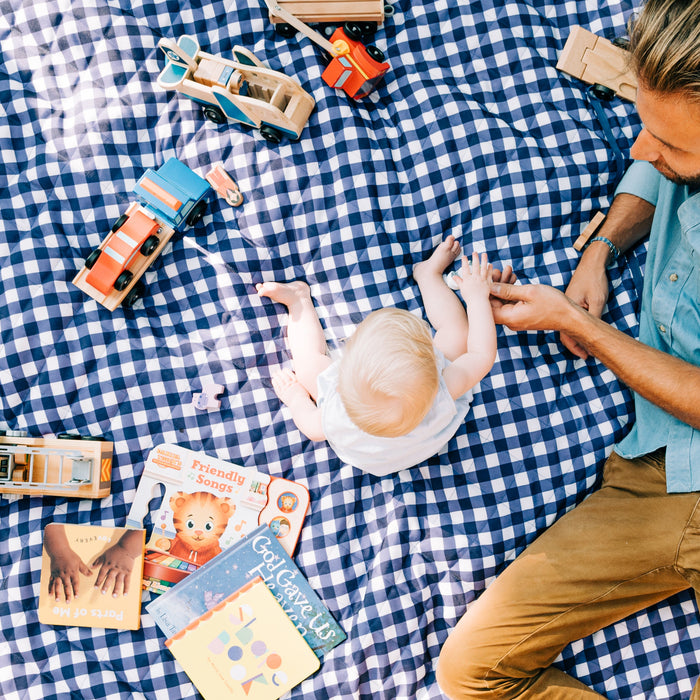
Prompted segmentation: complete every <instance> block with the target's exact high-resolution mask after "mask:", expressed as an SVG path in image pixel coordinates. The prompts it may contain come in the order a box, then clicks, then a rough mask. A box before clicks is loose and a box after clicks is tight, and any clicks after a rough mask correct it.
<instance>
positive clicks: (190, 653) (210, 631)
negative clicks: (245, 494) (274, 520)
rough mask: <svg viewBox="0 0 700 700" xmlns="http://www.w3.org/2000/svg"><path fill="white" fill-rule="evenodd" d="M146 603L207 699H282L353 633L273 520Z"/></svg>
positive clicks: (169, 646) (170, 644)
mask: <svg viewBox="0 0 700 700" xmlns="http://www.w3.org/2000/svg"><path fill="white" fill-rule="evenodd" d="M146 609H147V611H148V612H149V613H150V614H151V616H152V617H153V619H154V620H155V622H156V624H157V625H158V627H159V628H160V629H161V630H162V631H163V633H164V634H165V636H166V637H167V641H166V643H165V644H166V646H167V647H168V649H170V651H171V652H172V653H173V654H174V656H175V658H176V659H177V660H178V661H179V662H180V664H181V665H182V667H183V668H184V669H185V671H186V673H187V675H188V676H189V677H190V679H191V680H192V682H193V683H194V685H195V686H196V687H197V689H198V690H199V692H200V693H201V694H202V695H203V697H204V698H205V700H221V699H222V698H233V699H235V698H242V699H245V700H277V698H279V697H281V696H282V695H284V694H285V693H286V692H287V691H289V690H290V689H291V688H293V687H294V686H296V685H298V684H299V683H301V682H302V681H303V680H304V679H305V678H307V677H308V676H310V675H311V674H312V673H314V672H315V671H317V670H318V668H319V667H320V660H321V659H322V658H323V656H324V654H326V653H327V652H329V651H330V650H331V649H333V648H334V647H335V646H337V645H338V644H340V643H341V642H342V641H343V640H344V639H345V638H346V636H345V633H344V632H343V630H342V629H341V628H340V626H339V625H338V623H337V622H336V621H335V620H334V619H333V617H332V616H331V614H330V612H329V611H328V609H327V608H326V606H325V605H324V604H323V602H322V601H321V599H320V598H319V597H318V596H317V595H316V593H314V591H313V590H312V589H311V587H310V586H309V584H308V582H307V581H306V579H305V578H304V576H303V574H302V573H301V572H300V571H299V568H298V567H297V566H296V564H295V563H294V562H293V561H292V559H291V558H290V557H289V555H288V554H287V552H286V551H285V549H284V548H283V547H282V545H281V544H280V543H279V541H278V539H277V537H275V534H274V533H273V531H272V530H271V529H270V527H269V526H268V525H266V524H265V525H260V526H258V527H257V528H255V529H254V530H253V531H252V532H250V533H249V534H248V535H246V536H245V537H244V538H242V539H241V540H239V541H238V542H236V543H235V544H234V545H233V546H231V547H229V548H228V549H226V550H224V551H223V552H221V553H220V554H217V555H216V556H215V557H214V558H213V559H211V560H210V561H208V562H207V563H206V564H204V565H203V566H202V567H200V568H198V569H197V570H196V571H195V572H193V573H191V574H190V575H189V576H187V578H185V579H183V580H182V581H180V582H179V583H177V585H175V586H173V587H172V588H171V589H169V590H168V591H167V592H165V593H163V594H162V595H160V596H158V597H157V598H155V599H154V600H153V601H151V602H150V603H149V604H148V605H147V606H146Z"/></svg>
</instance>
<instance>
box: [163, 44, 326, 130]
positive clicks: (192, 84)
mask: <svg viewBox="0 0 700 700" xmlns="http://www.w3.org/2000/svg"><path fill="white" fill-rule="evenodd" d="M158 46H160V48H161V49H162V50H163V52H164V53H165V56H166V62H165V68H163V70H162V71H161V73H160V75H159V76H158V85H159V86H160V87H161V88H163V89H164V90H177V91H178V92H180V93H182V94H183V95H185V96H187V97H189V98H190V99H191V100H194V101H195V102H199V103H200V104H202V105H204V116H205V117H206V118H207V119H209V120H210V121H212V122H214V123H215V124H225V123H226V122H228V121H229V120H230V121H237V122H241V123H242V124H248V125H250V126H253V127H255V128H256V129H259V130H260V134H261V135H262V136H263V138H265V139H266V140H267V141H269V142H270V143H273V144H278V143H280V142H281V141H282V137H283V136H288V137H289V138H290V139H298V138H299V136H300V135H301V132H302V129H303V128H304V126H305V125H306V123H307V121H308V120H309V115H310V114H311V112H312V110H313V108H314V106H315V104H316V103H315V101H314V99H313V97H311V95H309V94H308V93H307V92H306V91H305V90H304V89H303V88H302V87H301V86H300V85H299V84H298V83H296V82H295V81H294V80H293V79H292V78H290V77H289V76H286V75H285V74H284V73H280V72H278V71H274V70H272V69H270V68H268V67H267V66H265V64H264V63H262V62H261V61H259V60H258V59H257V58H256V57H255V55H254V54H252V53H251V52H250V51H248V50H247V49H244V48H241V47H240V46H234V48H233V52H234V54H235V56H236V59H237V60H236V61H231V60H228V59H225V58H221V57H219V56H213V55H212V54H209V53H205V52H204V51H200V49H199V43H198V42H197V40H196V39H195V38H194V37H192V36H188V35H186V34H184V35H183V36H181V37H180V38H179V39H178V40H177V42H175V41H173V40H172V39H167V38H163V39H161V40H160V41H159V42H158Z"/></svg>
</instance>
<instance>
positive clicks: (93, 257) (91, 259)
mask: <svg viewBox="0 0 700 700" xmlns="http://www.w3.org/2000/svg"><path fill="white" fill-rule="evenodd" d="M100 255H102V251H101V250H100V249H99V248H95V250H93V251H92V253H90V255H88V256H87V258H86V259H85V267H86V268H87V269H88V270H92V268H93V267H95V263H96V262H97V258H99V257H100Z"/></svg>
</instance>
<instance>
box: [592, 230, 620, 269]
mask: <svg viewBox="0 0 700 700" xmlns="http://www.w3.org/2000/svg"><path fill="white" fill-rule="evenodd" d="M593 241H602V242H603V243H605V245H607V246H608V248H610V253H612V258H611V259H610V260H608V264H607V265H606V267H611V266H612V264H613V263H614V262H615V261H616V260H617V259H618V258H619V257H620V255H621V251H620V249H619V248H618V247H617V246H616V245H615V244H614V243H613V242H612V241H611V240H610V239H609V238H606V237H605V236H596V237H595V238H591V240H590V241H588V244H587V245H586V248H588V246H589V245H590V244H591V243H593Z"/></svg>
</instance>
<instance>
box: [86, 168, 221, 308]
mask: <svg viewBox="0 0 700 700" xmlns="http://www.w3.org/2000/svg"><path fill="white" fill-rule="evenodd" d="M210 192H211V187H210V186H209V183H208V182H207V181H206V180H205V179H204V178H201V177H200V176H199V175H197V174H196V173H194V172H193V171H192V170H190V169H189V168H188V167H187V166H186V165H185V164H184V163H181V162H180V161H179V160H177V158H170V160H168V161H167V162H166V163H165V164H164V165H162V166H161V167H160V168H159V169H158V170H151V169H149V170H147V171H146V172H145V173H144V175H143V176H142V177H141V179H140V180H139V181H138V182H137V183H136V186H135V187H134V194H135V195H136V197H137V198H138V202H134V203H132V204H131V206H130V207H129V208H128V209H127V210H126V212H125V213H124V214H122V215H121V216H120V217H119V218H118V219H117V220H116V221H115V223H114V225H113V226H112V229H111V231H110V233H109V235H108V236H107V237H106V238H105V239H104V240H103V241H102V243H101V244H100V246H99V248H95V250H93V251H92V253H90V255H88V257H87V259H86V260H85V265H84V267H83V269H82V270H80V271H79V272H78V274H77V275H76V276H75V278H74V279H73V284H75V285H76V287H79V288H80V289H82V290H83V291H84V292H85V293H86V294H88V295H89V296H91V297H92V298H93V299H95V300H96V301H98V302H99V303H100V304H102V305H103V306H104V307H106V308H107V309H109V310H110V311H114V310H115V309H116V308H117V306H119V304H123V305H124V306H126V307H131V306H133V305H134V303H135V302H136V301H137V300H138V299H140V298H141V297H142V296H143V294H144V291H145V289H144V286H143V284H142V282H141V281H140V278H141V276H142V275H143V273H144V272H145V271H146V270H147V269H148V267H149V266H150V264H151V263H152V262H153V261H154V260H155V259H156V258H157V257H158V255H160V252H161V251H162V250H163V248H164V247H165V245H166V244H167V242H168V241H169V240H170V238H171V237H172V236H173V234H174V233H175V232H179V231H182V230H183V229H184V228H185V227H186V226H194V225H195V224H197V223H198V222H199V221H200V220H201V219H202V217H203V216H204V212H205V211H206V207H207V198H208V196H209V193H210Z"/></svg>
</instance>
